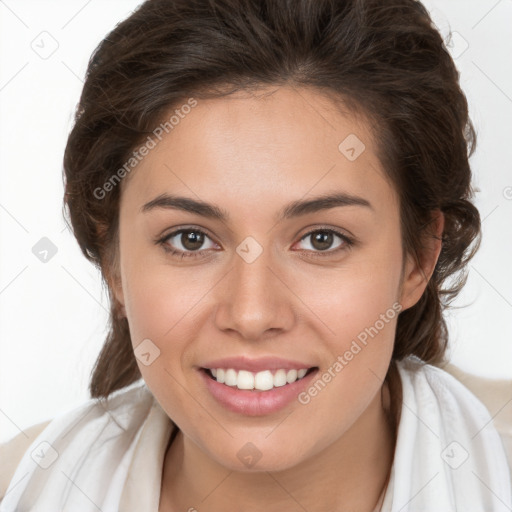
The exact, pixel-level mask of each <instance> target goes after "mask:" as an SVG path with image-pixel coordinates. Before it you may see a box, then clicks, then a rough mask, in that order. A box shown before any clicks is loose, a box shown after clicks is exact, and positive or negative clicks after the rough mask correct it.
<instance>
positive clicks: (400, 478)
mask: <svg viewBox="0 0 512 512" xmlns="http://www.w3.org/2000/svg"><path fill="white" fill-rule="evenodd" d="M398 369H399V373H400V377H401V380H402V388H403V404H402V413H401V419H400V425H399V430H398V437H397V445H396V450H395V460H394V463H393V467H392V471H391V479H390V482H389V484H388V486H387V489H386V490H385V493H384V495H383V503H382V509H381V510H382V512H510V511H511V510H512V490H511V489H512V483H511V474H510V468H509V463H508V462H507V458H506V454H505V449H504V444H503V443H502V441H501V439H500V436H499V434H498V432H497V431H496V428H495V426H494V425H493V419H492V417H491V416H490V414H489V412H488V410H487V409H486V408H485V406H484V405H483V404H482V403H481V402H480V401H479V400H478V399H477V398H476V397H475V396H474V395H473V394H472V393H471V392H470V391H469V390H468V389H467V388H466V387H465V386H463V385H462V384H461V383H460V382H459V381H458V380H457V379H456V378H454V377H453V376H452V375H450V374H449V373H447V372H446V371H444V370H441V369H439V368H437V367H434V366H431V365H425V364H423V363H421V362H420V361H419V360H418V359H417V358H415V357H409V358H407V359H405V360H404V361H401V362H399V363H398ZM511 398H512V390H511ZM504 405H505V404H504ZM511 427H512V425H511ZM174 428H176V427H175V426H174V424H173V423H172V422H171V420H170V419H169V418H168V416H167V415H166V414H165V412H164V411H163V410H162V408H161V407H160V405H159V404H158V402H157V401H156V400H155V399H154V397H153V395H152V394H151V393H150V391H149V390H148V388H147V387H146V385H145V382H144V381H143V380H139V381H137V382H136V383H134V384H132V385H130V386H128V387H126V388H124V389H122V390H119V391H117V392H116V393H114V394H113V395H112V396H111V398H110V400H109V403H108V406H107V407H104V406H102V405H100V404H99V403H98V402H97V401H95V400H89V401H87V402H85V403H84V404H83V405H81V406H80V407H78V408H75V409H73V410H72V411H68V412H66V413H64V414H61V415H60V416H58V417H56V418H54V419H53V420H52V421H51V422H49V424H48V425H47V426H46V428H44V430H43V431H42V432H40V433H39V435H38V436H37V437H36V439H35V440H34V441H33V442H32V443H31V445H30V447H29V448H28V449H27V450H26V452H25V453H24V455H23V457H22V459H21V461H20V462H19V464H18V465H17V467H16V471H15V472H14V475H13V477H12V479H11V480H10V484H9V486H8V488H7V491H6V493H5V495H4V497H3V499H2V501H1V503H0V512H28V511H31V512H57V511H58V512H89V511H95V512H97V511H98V510H101V511H102V512H118V511H119V512H157V511H158V505H159V499H160V485H161V477H162V468H163V461H164V455H165V449H166V446H167V443H168V441H169V438H170V435H171V433H172V431H173V429H174ZM0 454H1V450H0ZM0 464H1V460H0ZM192 506H193V504H192ZM379 506H380V505H379ZM196 508H197V509H198V510H200V506H199V504H197V506H196ZM377 510H379V508H377Z"/></svg>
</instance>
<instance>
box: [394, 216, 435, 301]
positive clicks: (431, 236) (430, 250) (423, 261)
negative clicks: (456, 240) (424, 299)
mask: <svg viewBox="0 0 512 512" xmlns="http://www.w3.org/2000/svg"><path fill="white" fill-rule="evenodd" d="M443 230H444V215H443V213H442V212H441V211H440V210H435V211H434V212H433V214H432V222H431V224H430V225H429V227H428V228H427V230H426V232H425V242H424V244H423V247H422V249H421V252H420V253H418V255H417V258H416V255H412V254H407V259H406V262H405V265H404V277H403V281H402V287H401V296H400V303H401V304H402V307H403V309H404V310H405V309H408V308H411V307H412V306H414V305H415V304H416V303H417V302H418V301H419V300H420V298H421V296H422V295H423V292H424V291H425V288H426V287H427V284H428V282H429V280H430V278H431V277H432V274H433V273H434V269H435V267H436V264H437V260H438V259H439V254H440V253H441V248H442V235H443Z"/></svg>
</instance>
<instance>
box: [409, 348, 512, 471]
mask: <svg viewBox="0 0 512 512" xmlns="http://www.w3.org/2000/svg"><path fill="white" fill-rule="evenodd" d="M399 366H400V368H401V371H402V375H403V374H404V373H406V374H407V375H408V377H409V378H410V379H411V381H414V380H416V379H420V378H423V379H426V380H427V381H428V382H429V384H430V385H431V386H432V387H433V388H434V389H435V390H436V393H437V394H438V395H447V394H448V393H452V392H455V394H454V396H453V397H452V399H455V400H457V399H461V400H464V401H465V402H466V405H467V406H468V407H471V410H472V411H473V412H475V413H477V414H480V415H481V416H482V415H483V416H484V417H485V418H487V420H486V421H487V422H489V423H491V422H492V423H493V425H494V427H495V429H496V431H497V432H498V434H499V436H500V438H501V442H502V444H503V447H504V449H505V454H506V457H507V460H508V464H509V467H510V468H512V378H510V379H506V378H505V379H492V378H488V377H481V376H478V375H474V374H472V373H470V372H467V371H464V370H462V369H461V368H459V367H458V366H456V365H454V364H452V363H444V364H441V365H439V366H434V365H430V364H425V363H423V362H422V361H420V360H419V359H417V358H413V357H411V358H407V359H404V360H403V361H401V362H400V365H399ZM454 409H455V410H458V411H459V412H460V409H457V407H456V405H455V404H454Z"/></svg>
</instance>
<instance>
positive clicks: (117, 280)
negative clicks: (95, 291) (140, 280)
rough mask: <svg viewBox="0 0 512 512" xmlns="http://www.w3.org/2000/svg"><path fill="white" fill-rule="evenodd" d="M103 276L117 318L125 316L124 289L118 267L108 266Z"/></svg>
mask: <svg viewBox="0 0 512 512" xmlns="http://www.w3.org/2000/svg"><path fill="white" fill-rule="evenodd" d="M105 278H106V281H107V284H108V287H109V289H110V296H111V299H112V300H113V301H114V304H115V310H116V314H117V316H118V318H125V317H126V309H125V300H124V291H123V283H122V280H121V275H120V273H119V269H118V268H117V266H116V268H110V269H108V270H107V271H106V273H105Z"/></svg>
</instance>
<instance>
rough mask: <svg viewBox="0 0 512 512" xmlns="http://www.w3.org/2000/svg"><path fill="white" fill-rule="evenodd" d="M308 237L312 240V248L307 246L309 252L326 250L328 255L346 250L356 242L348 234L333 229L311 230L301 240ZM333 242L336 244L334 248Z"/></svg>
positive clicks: (310, 244)
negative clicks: (337, 240)
mask: <svg viewBox="0 0 512 512" xmlns="http://www.w3.org/2000/svg"><path fill="white" fill-rule="evenodd" d="M308 239H309V240H311V241H310V243H309V246H310V248H307V247H306V249H307V250H308V252H313V253H322V252H324V253H326V256H327V255H332V254H334V253H337V252H338V251H343V250H346V249H348V248H350V247H351V246H352V245H353V244H354V242H353V240H351V239H350V238H349V237H348V236H346V235H343V234H342V233H339V232H338V231H335V230H333V229H316V230H314V231H310V232H309V233H307V234H306V235H304V236H303V237H302V238H301V242H303V241H305V240H308ZM336 239H339V240H340V241H339V242H336ZM333 244H336V245H334V248H333ZM315 255H316V254H315ZM320 255H322V254H320Z"/></svg>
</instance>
